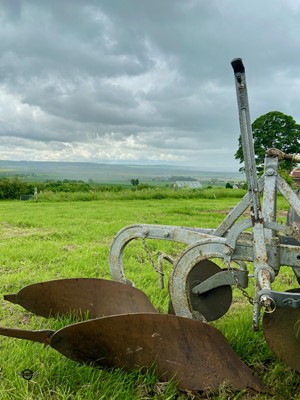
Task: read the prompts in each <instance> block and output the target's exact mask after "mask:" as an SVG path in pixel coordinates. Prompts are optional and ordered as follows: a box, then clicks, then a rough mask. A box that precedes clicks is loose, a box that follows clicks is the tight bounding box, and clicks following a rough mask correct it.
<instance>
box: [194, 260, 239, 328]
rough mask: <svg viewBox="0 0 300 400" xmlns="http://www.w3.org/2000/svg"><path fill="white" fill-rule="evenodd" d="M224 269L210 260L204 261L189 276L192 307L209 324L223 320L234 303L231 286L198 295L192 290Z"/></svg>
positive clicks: (196, 265) (195, 266)
mask: <svg viewBox="0 0 300 400" xmlns="http://www.w3.org/2000/svg"><path fill="white" fill-rule="evenodd" d="M220 271H222V269H221V268H220V267H219V266H218V265H217V264H215V263H214V262H212V261H210V260H202V261H200V262H198V263H197V264H195V265H194V267H193V268H192V269H191V270H190V272H189V274H188V276H187V291H188V293H187V294H188V298H189V303H190V307H191V308H192V310H193V312H197V313H200V314H201V315H203V316H204V318H205V319H206V321H207V322H210V321H215V320H217V319H219V318H221V317H222V316H223V315H224V314H225V313H226V312H227V311H228V309H229V307H230V306H231V303H232V289H231V286H229V285H226V286H220V287H217V288H215V289H212V290H210V291H209V292H207V293H204V294H201V295H198V294H194V293H193V292H192V289H193V288H194V287H195V286H197V285H198V284H199V283H201V282H203V281H205V280H206V279H208V278H210V277H211V276H212V275H215V274H217V273H218V272H220Z"/></svg>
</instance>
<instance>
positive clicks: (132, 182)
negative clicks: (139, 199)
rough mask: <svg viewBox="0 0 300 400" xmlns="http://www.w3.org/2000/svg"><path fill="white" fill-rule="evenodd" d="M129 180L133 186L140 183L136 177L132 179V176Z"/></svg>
mask: <svg viewBox="0 0 300 400" xmlns="http://www.w3.org/2000/svg"><path fill="white" fill-rule="evenodd" d="M130 182H131V184H132V185H133V186H137V185H138V184H139V183H140V182H139V180H138V179H134V178H133V179H131V180H130Z"/></svg>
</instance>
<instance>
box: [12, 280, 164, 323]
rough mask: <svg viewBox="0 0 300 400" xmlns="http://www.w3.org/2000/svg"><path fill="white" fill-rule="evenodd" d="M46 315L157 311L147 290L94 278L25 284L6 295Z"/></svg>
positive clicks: (28, 308)
mask: <svg viewBox="0 0 300 400" xmlns="http://www.w3.org/2000/svg"><path fill="white" fill-rule="evenodd" d="M4 298H5V300H8V301H10V302H12V303H15V304H19V305H21V306H22V307H24V308H25V309H26V310H28V311H31V312H32V313H34V314H36V315H40V316H43V317H49V316H63V315H66V314H70V313H72V314H75V315H77V316H79V317H81V316H82V315H84V314H88V317H89V318H98V317H103V316H107V315H116V314H127V313H138V312H156V309H155V308H154V306H153V305H152V304H151V302H150V300H149V298H148V297H147V296H146V294H145V293H143V292H142V291H140V290H139V289H136V288H134V287H132V286H129V285H125V284H123V283H119V282H115V281H111V280H105V279H93V278H77V279H75V278H74V279H73V278H70V279H60V280H53V281H47V282H41V283H35V284H33V285H29V286H25V287H24V288H22V289H21V290H20V291H19V292H18V293H17V294H8V295H5V296H4Z"/></svg>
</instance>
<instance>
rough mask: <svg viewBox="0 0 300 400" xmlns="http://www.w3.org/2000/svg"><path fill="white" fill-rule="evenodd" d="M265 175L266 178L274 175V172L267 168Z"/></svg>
mask: <svg viewBox="0 0 300 400" xmlns="http://www.w3.org/2000/svg"><path fill="white" fill-rule="evenodd" d="M266 173H267V175H268V176H272V175H274V173H275V171H274V169H273V168H268V169H267V171H266Z"/></svg>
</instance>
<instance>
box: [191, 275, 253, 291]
mask: <svg viewBox="0 0 300 400" xmlns="http://www.w3.org/2000/svg"><path fill="white" fill-rule="evenodd" d="M236 280H237V281H238V283H239V285H240V286H241V287H243V288H246V287H247V286H248V271H247V270H225V271H220V272H218V273H216V274H215V275H212V276H211V277H210V278H208V279H206V280H205V281H204V282H201V283H199V285H197V286H195V287H194V288H193V289H192V292H193V294H203V293H205V292H208V291H209V290H212V289H215V288H217V287H220V286H225V285H236Z"/></svg>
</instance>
